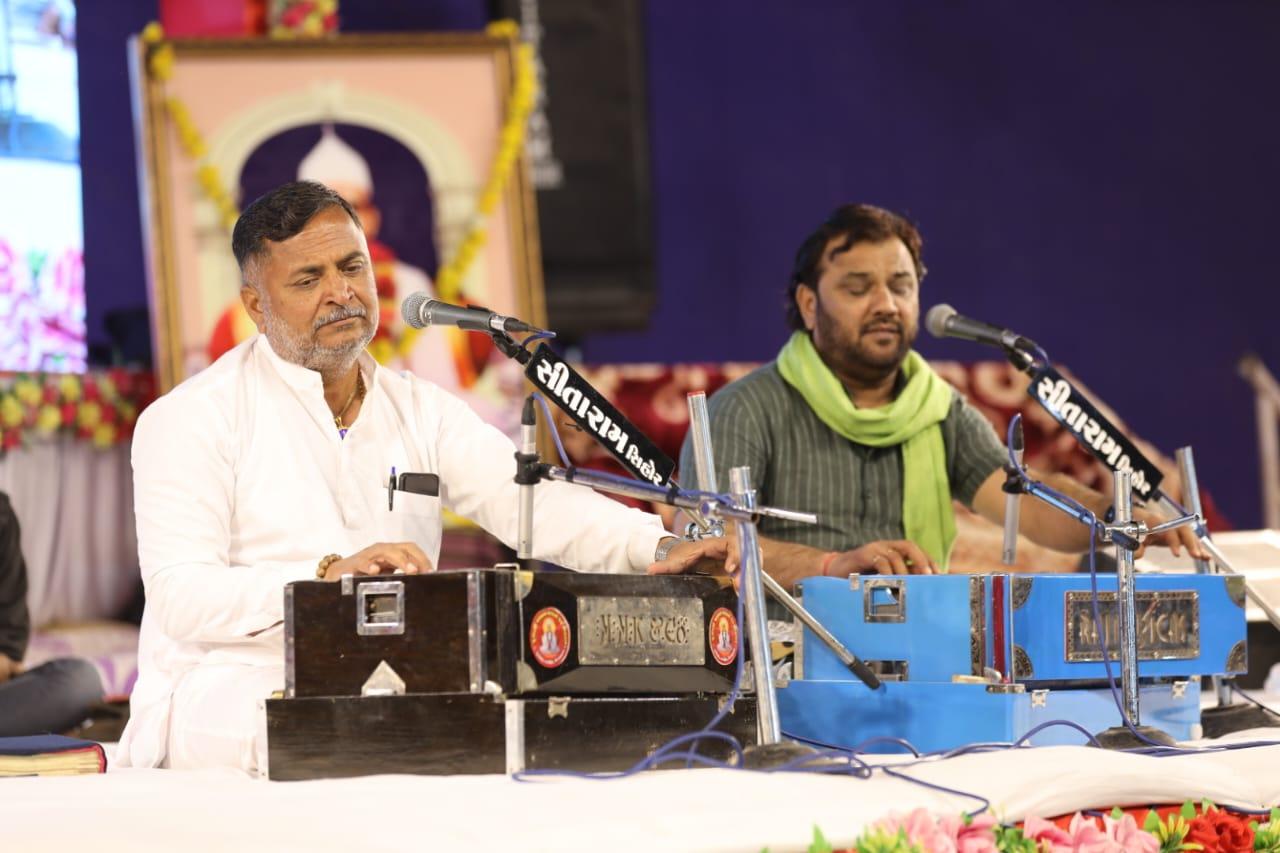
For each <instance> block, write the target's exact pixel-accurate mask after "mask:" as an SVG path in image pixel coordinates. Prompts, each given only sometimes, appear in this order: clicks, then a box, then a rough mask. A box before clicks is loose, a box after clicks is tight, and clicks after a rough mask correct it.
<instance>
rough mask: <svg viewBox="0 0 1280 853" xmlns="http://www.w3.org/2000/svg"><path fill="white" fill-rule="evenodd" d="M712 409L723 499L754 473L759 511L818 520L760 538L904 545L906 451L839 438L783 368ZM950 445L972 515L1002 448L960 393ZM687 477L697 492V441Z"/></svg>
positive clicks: (946, 435)
mask: <svg viewBox="0 0 1280 853" xmlns="http://www.w3.org/2000/svg"><path fill="white" fill-rule="evenodd" d="M707 405H708V409H709V411H710V415H711V446H712V450H713V452H714V455H715V462H716V481H717V485H718V486H719V488H720V490H721V491H728V490H729V469H730V468H734V467H737V466H739V465H747V466H750V468H751V479H752V482H753V484H754V485H755V487H756V496H757V500H758V502H759V503H760V504H763V505H766V506H775V507H782V508H785V509H795V510H802V511H805V512H812V513H816V514H817V516H818V524H817V525H808V524H799V523H796V522H790V521H779V520H776V519H772V518H764V519H761V521H760V527H759V529H760V533H761V535H763V536H768V537H770V538H772V539H777V540H781V541H784V542H796V543H799V544H802V545H811V546H813V547H815V548H821V549H823V550H832V551H844V550H848V549H850V548H856V547H858V546H860V545H865V544H866V543H868V542H874V541H877V540H884V539H902V538H903V537H904V534H903V527H902V501H903V494H902V490H903V485H902V449H901V447H884V448H876V447H868V446H866V445H862V444H857V443H855V442H852V441H849V440H848V439H846V438H844V437H842V436H840V435H838V434H837V433H835V432H834V431H832V430H831V428H830V427H828V426H827V425H826V424H825V423H823V422H822V421H821V420H820V419H819V418H818V416H817V414H815V413H814V411H813V409H811V408H809V405H808V404H807V403H805V401H804V398H803V397H801V396H800V392H798V391H797V390H796V389H795V388H793V387H791V386H790V385H788V384H787V382H786V381H785V380H784V379H783V378H782V376H781V375H780V374H779V373H778V367H777V364H776V363H775V362H770V363H769V364H766V365H764V366H763V367H760V368H758V369H757V370H755V371H753V372H752V373H750V374H748V375H747V376H744V377H743V378H742V379H739V380H738V381H736V382H732V383H730V384H728V385H726V386H725V387H724V388H722V389H720V390H719V391H718V392H716V393H715V394H714V395H712V397H711V399H710V400H709V401H708V404H707ZM942 437H943V442H944V444H945V445H946V455H947V476H948V479H949V480H950V483H951V495H952V497H954V498H955V499H956V500H958V501H960V502H961V503H963V504H964V505H966V506H972V504H973V496H974V494H975V493H976V492H977V491H978V487H979V486H981V485H982V483H983V482H984V481H985V480H986V479H987V478H988V477H989V476H991V474H992V472H994V471H996V470H998V469H999V468H1000V467H1001V466H1002V465H1003V464H1004V462H1005V459H1006V455H1005V450H1004V446H1003V444H1002V443H1001V442H1000V439H999V438H997V437H996V433H995V430H994V429H992V427H991V424H990V422H989V421H987V419H986V418H985V417H984V416H983V415H982V413H981V412H979V411H978V410H977V409H975V408H974V407H973V406H971V405H969V403H968V402H966V401H965V399H964V398H963V397H962V396H961V395H960V394H958V393H957V394H956V395H955V397H954V400H953V402H952V404H951V411H950V413H949V414H948V415H947V418H946V420H944V421H943V422H942ZM680 471H681V476H680V482H681V483H682V484H683V485H684V486H685V487H686V488H691V487H693V486H694V485H695V484H696V483H697V477H696V476H695V475H694V463H693V441H692V439H691V438H689V437H686V438H685V442H684V447H683V449H682V450H681V453H680Z"/></svg>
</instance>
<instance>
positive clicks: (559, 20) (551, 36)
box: [491, 0, 654, 339]
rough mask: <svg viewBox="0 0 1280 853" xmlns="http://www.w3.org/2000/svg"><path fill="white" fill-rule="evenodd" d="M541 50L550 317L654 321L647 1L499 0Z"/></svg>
mask: <svg viewBox="0 0 1280 853" xmlns="http://www.w3.org/2000/svg"><path fill="white" fill-rule="evenodd" d="M491 11H492V13H493V15H494V17H495V18H510V19H512V20H516V21H519V22H520V25H521V36H522V38H524V39H525V40H526V41H527V42H529V43H530V44H532V45H533V46H534V49H535V51H536V52H537V55H538V58H539V63H538V67H539V88H540V90H541V93H542V94H541V96H540V98H539V102H538V106H537V107H536V108H535V110H534V113H533V115H532V116H531V117H530V123H529V137H528V144H527V145H526V152H527V154H528V155H529V164H530V170H531V172H532V175H533V183H534V186H535V187H536V188H537V205H538V221H539V225H540V229H541V234H542V260H543V272H544V278H545V282H546V300H547V321H548V322H547V325H548V327H549V328H551V329H553V330H555V331H556V332H557V333H558V334H559V335H560V336H561V337H562V338H569V339H573V338H577V337H579V336H581V335H583V334H585V333H588V332H599V331H606V330H624V329H643V328H645V327H646V326H648V324H649V316H650V313H651V311H652V309H653V303H654V282H653V227H652V199H651V188H650V177H649V120H648V106H647V101H646V86H645V80H646V77H645V52H644V51H645V45H644V3H643V1H642V0H606V2H600V0H554V2H552V0H493V2H492V5H491Z"/></svg>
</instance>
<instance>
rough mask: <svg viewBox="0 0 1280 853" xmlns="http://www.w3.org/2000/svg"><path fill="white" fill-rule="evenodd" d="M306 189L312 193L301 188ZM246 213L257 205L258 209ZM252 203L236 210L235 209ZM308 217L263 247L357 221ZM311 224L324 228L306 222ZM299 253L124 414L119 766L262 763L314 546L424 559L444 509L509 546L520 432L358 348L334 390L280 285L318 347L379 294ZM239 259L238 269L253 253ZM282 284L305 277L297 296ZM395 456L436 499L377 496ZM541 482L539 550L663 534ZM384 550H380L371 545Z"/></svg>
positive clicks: (561, 554)
mask: <svg viewBox="0 0 1280 853" xmlns="http://www.w3.org/2000/svg"><path fill="white" fill-rule="evenodd" d="M286 186H287V187H295V186H297V185H286ZM316 186H318V185H310V187H313V188H314V187H316ZM321 189H324V188H321ZM277 192H280V191H277ZM301 192H302V195H303V196H307V192H311V194H312V195H314V194H315V192H316V191H315V190H314V189H313V190H307V185H303V190H302V191H301ZM269 195H272V194H269ZM308 198H309V197H308ZM285 201H286V202H288V201H289V200H288V198H286V199H285ZM321 201H322V202H323V198H321ZM314 202H315V200H314V199H310V202H309V203H313V204H314ZM255 204H257V203H255ZM305 212H306V211H305V210H304V215H305ZM255 213H256V215H257V216H258V217H259V219H260V218H262V211H261V210H258V211H256V212H255ZM348 214H349V215H350V218H349V219H348ZM249 216H250V210H246V212H245V215H244V217H242V220H244V219H245V218H247V217H249ZM295 218H297V217H296V216H295ZM309 219H310V221H309V222H308V223H307V224H306V226H305V227H303V228H302V230H301V231H300V232H298V233H297V234H296V236H286V237H285V238H284V239H278V238H277V239H274V240H273V239H272V238H270V237H268V238H266V239H265V241H262V242H264V243H265V246H266V249H265V250H264V251H266V252H267V255H266V257H267V258H268V259H272V260H271V262H272V263H275V260H278V259H279V258H280V257H288V256H287V254H286V253H285V249H290V250H292V249H293V248H295V243H297V244H298V245H302V247H303V249H304V250H305V251H303V254H304V255H305V256H306V258H310V257H311V256H313V255H323V254H324V253H325V252H329V251H330V250H333V251H337V250H338V249H341V248H342V246H341V245H338V246H337V248H336V249H335V248H334V246H335V240H336V241H339V242H340V241H341V240H347V239H352V238H350V235H347V236H343V234H341V233H337V232H339V231H341V230H342V229H343V227H344V226H345V227H346V229H347V230H348V231H349V230H351V228H350V222H355V224H356V226H357V229H358V224H359V223H358V220H356V219H355V214H354V213H352V212H351V211H350V209H349V208H345V212H344V208H342V207H335V206H333V205H332V204H329V206H328V207H327V208H323V209H322V210H321V211H320V212H319V213H316V212H314V211H312V213H311V216H310V217H309ZM295 225H296V223H295ZM321 228H327V229H329V230H330V231H334V233H337V236H336V237H334V236H332V235H330V236H327V237H326V236H324V234H321V235H320V236H321V237H322V238H323V239H313V238H316V234H317V233H319V232H318V231H317V230H316V229H321ZM335 229H336V231H335ZM240 230H241V229H240V227H239V226H238V227H237V239H239V232H240ZM285 233H286V234H287V231H286V232H285ZM359 236H360V240H359V242H363V237H362V235H359ZM299 241H300V242H299ZM307 241H311V242H310V243H308V242H307ZM303 244H305V245H303ZM348 248H349V247H348ZM273 252H274V253H275V254H272V253H273ZM238 254H239V252H238ZM295 254H297V253H295ZM352 254H355V252H349V253H348V255H347V256H344V257H343V258H342V259H340V260H341V262H342V263H346V259H347V257H348V256H350V255H352ZM306 258H304V260H306ZM366 261H367V258H366ZM303 266H304V267H305V268H306V269H309V270H312V272H314V273H315V275H314V277H313V278H306V277H304V278H303V279H298V280H297V281H301V282H303V284H297V283H296V282H295V281H294V280H292V279H290V278H288V277H284V278H281V279H280V281H273V280H272V279H270V278H269V277H268V273H270V269H269V268H268V269H267V270H266V272H263V271H261V270H259V271H258V273H256V274H259V275H261V276H263V277H264V279H265V280H264V281H260V282H258V283H257V284H256V285H254V286H255V287H257V288H259V289H260V290H259V291H258V292H259V293H260V294H270V304H267V305H262V304H259V302H258V297H257V296H253V297H251V300H250V301H251V302H253V304H252V305H250V308H251V311H252V310H253V309H255V308H256V309H258V314H259V318H258V319H260V324H259V327H260V328H263V329H265V330H266V331H265V334H260V335H258V336H256V337H254V338H251V339H250V340H248V341H245V342H244V343H242V344H240V345H239V346H237V347H235V348H234V349H233V350H231V351H230V352H228V353H227V354H225V355H224V356H222V357H221V358H219V359H218V360H217V361H216V362H215V363H214V364H213V365H211V366H210V367H208V368H207V369H205V370H204V371H202V372H201V373H199V374H198V375H196V376H195V377H193V378H191V379H189V380H188V381H186V382H184V383H182V384H181V385H179V386H178V387H177V388H175V389H174V390H173V391H171V392H170V393H169V394H166V395H165V396H164V397H162V398H161V399H159V400H157V401H156V402H155V403H154V404H152V405H151V407H149V408H148V409H147V410H146V412H144V413H143V415H142V417H141V418H140V419H139V421H138V425H137V431H136V433H135V436H134V440H133V465H134V481H135V502H136V511H137V522H138V548H139V558H140V563H141V568H142V578H143V582H144V585H145V588H146V609H145V613H144V615H143V620H142V633H141V639H140V643H139V649H138V656H139V667H138V668H139V676H138V682H137V686H136V688H135V689H134V692H133V696H132V699H131V701H132V716H131V719H130V722H129V725H128V727H127V728H126V730H125V732H124V735H123V737H122V738H121V742H120V748H119V751H118V753H117V761H118V763H119V764H120V765H123V766H143V767H166V766H167V767H205V766H231V767H238V768H241V769H244V770H247V771H249V772H265V769H266V761H265V755H266V738H265V717H264V715H263V704H262V703H263V701H264V700H265V699H266V698H267V697H268V696H269V695H270V693H271V692H272V691H274V690H280V689H283V686H284V674H283V661H284V653H283V636H282V633H283V632H282V619H283V598H284V596H283V591H284V587H285V585H286V584H288V583H289V582H291V581H300V580H314V579H316V578H317V567H318V565H320V564H321V562H322V560H323V559H324V558H325V557H326V555H336V556H335V558H334V559H336V557H342V558H343V561H342V563H341V564H340V565H334V566H332V568H330V569H329V570H328V571H325V566H323V565H321V566H320V568H321V570H322V572H324V576H325V579H326V580H335V579H336V578H337V577H338V576H339V575H340V574H341V573H344V572H350V571H359V572H367V573H371V574H375V573H379V572H381V571H391V570H400V571H410V572H413V571H427V570H430V568H431V566H434V565H435V564H436V562H437V558H438V556H439V551H440V538H441V511H442V510H443V509H450V510H452V511H454V512H456V513H458V514H459V515H462V516H465V517H467V518H470V519H472V520H474V521H475V522H476V523H478V524H480V525H481V526H482V527H484V528H486V529H487V530H489V531H491V532H492V533H494V534H495V535H496V536H497V537H498V538H500V539H502V540H503V541H504V542H506V543H508V544H509V545H510V544H512V543H513V542H514V541H515V539H516V534H517V519H518V487H517V486H516V485H515V483H514V481H513V476H514V473H515V462H514V457H513V454H514V452H515V448H514V447H513V445H512V444H511V442H510V441H509V440H508V439H507V438H506V437H505V436H503V435H502V434H501V433H499V432H498V431H497V430H496V429H494V428H493V427H491V426H489V425H487V424H486V423H484V422H483V421H482V420H481V419H480V418H479V417H478V416H477V415H475V414H474V413H473V412H472V411H471V410H470V409H469V408H468V407H467V406H466V404H465V403H463V402H461V401H460V400H458V399H457V398H455V397H453V396H451V395H450V394H449V393H447V392H445V391H443V390H441V389H440V388H438V387H436V386H435V385H433V384H431V383H428V382H426V381H423V380H420V379H417V378H415V377H413V376H410V375H407V374H398V373H394V372H392V371H389V370H386V369H383V368H381V367H379V366H378V365H377V364H376V362H374V361H373V359H371V358H370V357H369V356H368V355H367V354H363V352H359V353H358V354H357V355H356V356H355V357H354V359H353V362H354V363H353V365H352V368H353V369H354V370H355V371H358V373H353V374H352V375H353V376H354V377H355V378H354V380H353V384H351V385H350V386H348V387H351V388H352V392H351V394H352V396H351V397H347V395H346V394H345V392H343V393H339V394H337V395H334V394H333V393H331V392H332V390H333V389H332V388H330V380H332V378H333V375H332V374H333V372H332V371H325V370H320V369H315V368H312V367H306V366H303V365H302V364H300V363H297V362H298V361H307V362H308V363H312V362H313V361H314V354H313V353H312V354H308V353H309V352H310V351H307V352H303V353H302V354H299V353H300V350H299V349H298V340H297V336H296V335H292V333H291V332H290V331H289V330H287V329H286V330H284V331H281V329H280V325H279V324H280V323H281V322H285V321H289V319H290V317H289V314H288V312H289V311H293V310H294V309H293V308H290V307H289V305H288V304H286V300H289V299H299V300H303V301H306V300H310V301H311V302H314V303H315V307H314V311H313V313H314V314H315V316H316V320H315V321H314V322H312V321H311V320H309V319H308V320H306V322H299V323H295V326H297V328H295V329H294V330H293V331H295V332H296V331H298V329H299V328H300V329H303V330H304V331H302V332H299V334H300V335H302V336H303V337H305V336H306V331H305V330H306V329H308V328H310V329H311V332H312V334H313V337H314V338H315V340H316V341H319V342H320V343H319V345H321V346H320V348H321V350H323V349H324V347H325V346H328V347H329V349H334V350H336V349H337V348H339V343H340V339H339V336H341V335H342V334H344V333H343V331H342V328H343V327H344V325H351V321H350V319H344V320H342V322H338V321H336V320H332V319H330V318H333V317H340V316H341V317H347V318H351V317H354V318H355V319H361V318H363V319H365V320H367V319H368V317H375V318H376V316H377V311H376V308H375V310H372V311H369V312H367V314H362V313H359V312H360V311H361V308H362V306H365V307H372V306H374V305H376V303H375V302H373V300H374V299H375V298H376V297H375V296H374V295H373V292H372V279H371V277H370V280H369V283H368V292H367V293H365V292H364V291H363V289H362V288H364V284H363V279H362V277H361V276H360V275H357V274H348V273H342V274H337V273H333V272H332V271H329V272H326V271H325V270H327V269H328V266H327V264H326V263H310V264H309V265H308V264H304V265H303ZM242 267H243V268H245V269H246V280H247V281H248V280H249V279H250V278H252V274H254V267H253V262H252V260H250V261H245V262H243V263H242ZM342 269H344V270H346V269H349V268H348V267H342ZM317 270H318V271H319V272H316V271H317ZM286 272H289V273H290V274H292V272H293V271H290V270H286ZM271 274H272V275H274V273H271ZM358 279H359V280H358ZM281 282H283V284H281ZM249 286H250V285H248V284H247V285H246V287H249ZM294 287H299V288H302V290H300V291H298V293H297V294H295V293H294V291H292V290H290V288H294ZM315 288H319V289H323V288H328V292H325V293H320V292H319V290H316V289H315ZM364 300H369V301H368V302H365V301H364ZM262 301H263V302H266V301H267V300H266V299H263V300H262ZM298 304H302V302H299V303H298ZM307 304H308V305H310V302H307ZM295 308H296V306H295ZM306 310H307V311H312V310H313V309H311V308H307V309H306ZM264 312H265V315H264ZM282 316H283V320H282V319H281V318H282ZM299 316H303V317H304V318H306V317H310V316H311V315H310V314H307V313H305V312H304V313H303V314H301V315H299ZM374 322H375V323H376V320H375V321H374ZM330 329H332V331H326V330H330ZM291 335H292V336H291ZM331 339H332V341H339V343H332V344H331ZM362 349H363V345H361V346H360V347H359V350H361V351H362ZM280 350H285V351H287V353H288V355H289V356H290V358H286V357H284V354H282V353H281V352H280ZM344 375H345V374H344ZM357 392H360V393H359V396H358V398H357V396H356V395H357ZM335 399H336V400H337V401H338V402H336V403H334V402H332V401H333V400H335ZM343 400H346V406H345V407H343V410H342V411H338V408H339V407H341V406H342V401H343ZM353 401H358V409H357V411H358V414H356V415H355V416H354V417H353V416H351V415H350V414H349V413H350V412H351V411H352V408H351V405H352V402H353ZM344 414H345V415H346V416H347V420H346V422H345V423H344V422H343V415H344ZM337 424H342V427H343V428H342V429H341V430H340V429H339V428H337ZM393 468H394V469H395V470H396V471H421V472H431V473H435V474H438V475H439V477H440V483H441V486H440V495H439V497H438V498H437V497H427V496H422V495H414V494H406V493H401V494H397V496H396V500H395V508H394V509H392V510H389V509H388V508H387V492H386V482H387V478H388V476H389V475H390V473H391V470H392V469H393ZM535 495H536V506H535V514H534V518H535V520H536V527H535V532H534V537H533V541H534V547H535V551H536V556H537V557H538V558H539V559H543V560H548V561H551V562H554V563H558V564H561V565H565V566H570V567H575V568H580V569H585V570H592V571H606V572H630V571H643V570H644V569H645V568H646V567H647V566H649V565H650V564H651V563H653V562H654V560H655V559H656V558H655V549H656V548H657V546H658V544H659V542H660V541H661V540H663V539H664V538H665V537H670V534H669V533H667V532H665V531H664V529H663V528H662V525H661V522H660V521H659V520H658V519H657V518H656V517H654V516H651V515H647V514H645V513H641V512H639V511H637V510H634V509H629V508H626V507H624V506H622V505H621V504H619V503H616V502H613V501H610V500H608V499H606V498H603V497H601V496H599V495H597V494H595V493H593V492H590V491H588V490H586V489H583V488H580V487H577V486H572V485H568V484H563V483H543V484H540V485H539V486H537V488H536V492H535ZM375 543H402V544H401V545H398V546H397V545H394V544H389V545H385V546H384V545H375ZM668 544H670V543H668ZM371 546H372V547H371ZM664 547H665V546H664ZM379 548H385V549H386V550H387V551H388V553H392V554H393V556H391V557H386V558H381V559H379V558H376V556H375V558H370V557H368V556H367V555H369V554H375V555H376V554H378V553H381V552H379V551H378V549H379ZM677 548H678V549H680V551H679V554H676V555H674V558H676V559H681V560H685V559H688V560H690V561H692V560H693V559H695V558H696V556H699V555H702V554H712V552H711V551H709V550H707V548H706V546H705V544H704V543H680V544H679V545H677ZM419 549H420V550H419ZM695 551H696V552H697V554H696V555H695V554H694V552H695ZM395 554H402V555H408V556H403V557H399V556H394V555H395ZM343 555H354V556H343ZM361 555H366V556H365V557H364V558H362V556H361ZM414 555H418V556H414ZM713 556H714V555H713ZM667 559H672V557H669V558H667ZM415 563H427V565H415Z"/></svg>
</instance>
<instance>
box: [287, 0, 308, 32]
mask: <svg viewBox="0 0 1280 853" xmlns="http://www.w3.org/2000/svg"><path fill="white" fill-rule="evenodd" d="M311 5H312V4H311V3H295V4H293V5H292V6H290V7H289V8H288V9H285V10H284V14H283V15H281V16H280V23H281V24H283V25H284V26H286V27H289V28H290V29H295V28H297V27H300V26H301V25H302V22H303V21H304V20H306V17H307V15H309V14H311Z"/></svg>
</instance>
